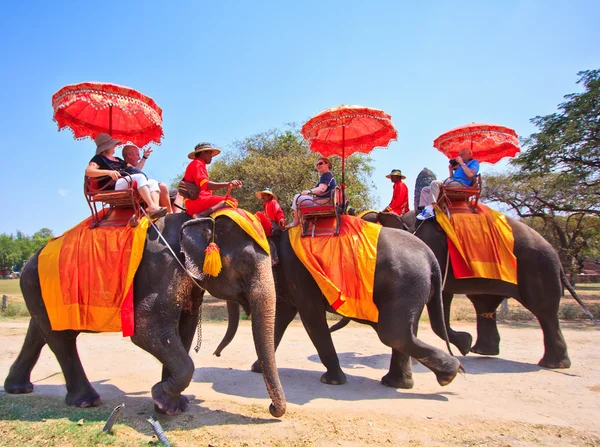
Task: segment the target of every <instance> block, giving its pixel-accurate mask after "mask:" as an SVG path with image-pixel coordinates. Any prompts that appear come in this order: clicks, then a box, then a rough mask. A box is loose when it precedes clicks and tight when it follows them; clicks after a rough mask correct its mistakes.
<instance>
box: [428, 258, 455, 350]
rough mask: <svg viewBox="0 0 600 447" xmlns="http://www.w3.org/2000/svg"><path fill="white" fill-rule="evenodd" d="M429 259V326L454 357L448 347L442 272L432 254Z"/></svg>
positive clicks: (448, 339)
mask: <svg viewBox="0 0 600 447" xmlns="http://www.w3.org/2000/svg"><path fill="white" fill-rule="evenodd" d="M431 258H432V262H431V285H432V288H433V295H432V296H431V298H430V299H429V302H428V303H427V311H428V313H429V323H430V324H431V329H433V332H435V333H436V334H437V335H438V336H439V337H440V338H442V339H443V340H444V341H445V342H446V346H447V347H448V352H449V353H450V355H451V356H453V357H454V353H453V352H452V348H451V347H450V338H449V337H448V329H447V327H446V318H445V316H444V304H443V302H442V289H443V287H442V271H441V269H440V265H439V263H438V262H437V260H436V259H435V257H434V256H433V253H432V254H431Z"/></svg>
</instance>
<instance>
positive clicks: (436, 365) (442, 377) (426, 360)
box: [377, 306, 461, 386]
mask: <svg viewBox="0 0 600 447" xmlns="http://www.w3.org/2000/svg"><path fill="white" fill-rule="evenodd" d="M380 315H385V316H386V318H380V321H379V323H378V330H377V333H378V335H379V339H380V340H381V342H382V343H383V344H385V345H387V346H390V347H391V348H392V349H394V350H396V351H399V352H401V353H402V354H404V355H405V356H406V358H408V357H409V356H410V357H414V358H416V359H417V360H418V361H419V362H420V363H422V364H423V365H425V366H426V367H427V368H429V369H430V370H431V371H433V373H434V374H435V375H436V378H437V381H438V383H439V384H440V385H441V386H445V385H448V384H449V383H450V382H452V380H453V379H454V377H456V374H458V371H459V370H460V368H461V366H460V362H459V361H458V359H456V357H453V356H451V355H450V354H447V353H446V352H444V351H442V350H440V349H437V348H434V347H433V346H430V345H428V344H426V343H424V342H422V341H421V340H419V339H418V338H417V337H415V335H414V329H413V324H412V323H408V322H407V321H406V320H407V318H408V319H410V320H412V321H414V320H418V319H419V315H420V312H418V313H416V312H414V310H413V309H407V308H405V307H404V306H403V308H398V309H397V312H394V311H393V310H390V311H386V310H385V309H381V311H380ZM403 322H404V323H403ZM392 356H393V353H392Z"/></svg>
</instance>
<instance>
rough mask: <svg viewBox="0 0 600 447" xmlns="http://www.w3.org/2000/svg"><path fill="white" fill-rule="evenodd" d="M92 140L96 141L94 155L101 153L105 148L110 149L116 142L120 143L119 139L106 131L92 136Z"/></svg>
mask: <svg viewBox="0 0 600 447" xmlns="http://www.w3.org/2000/svg"><path fill="white" fill-rule="evenodd" d="M94 141H95V142H96V155H98V154H101V153H102V152H104V151H105V150H106V149H110V148H111V147H113V146H116V145H117V144H121V141H120V140H115V139H114V138H113V137H111V136H110V135H109V134H107V133H99V134H98V135H96V138H94Z"/></svg>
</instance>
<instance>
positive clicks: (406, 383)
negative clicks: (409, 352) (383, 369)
mask: <svg viewBox="0 0 600 447" xmlns="http://www.w3.org/2000/svg"><path fill="white" fill-rule="evenodd" d="M381 383H382V384H384V385H385V386H389V387H390V388H402V389H404V390H410V389H412V387H413V386H414V385H415V381H414V380H413V378H412V376H408V377H394V376H392V375H391V374H389V373H388V374H386V375H385V376H383V377H382V378H381Z"/></svg>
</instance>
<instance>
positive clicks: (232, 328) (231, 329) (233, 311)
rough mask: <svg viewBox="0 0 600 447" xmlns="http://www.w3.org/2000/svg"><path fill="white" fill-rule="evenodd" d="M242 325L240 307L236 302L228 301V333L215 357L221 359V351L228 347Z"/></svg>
mask: <svg viewBox="0 0 600 447" xmlns="http://www.w3.org/2000/svg"><path fill="white" fill-rule="evenodd" d="M239 325H240V305H239V304H238V303H236V302H234V301H227V332H225V336H224V337H223V340H221V343H219V346H217V349H215V352H213V355H216V356H217V357H221V351H223V349H225V348H226V347H227V345H228V344H229V343H231V340H233V337H235V334H236V332H237V330H238V326H239Z"/></svg>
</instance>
